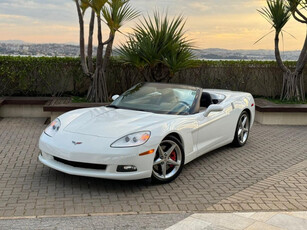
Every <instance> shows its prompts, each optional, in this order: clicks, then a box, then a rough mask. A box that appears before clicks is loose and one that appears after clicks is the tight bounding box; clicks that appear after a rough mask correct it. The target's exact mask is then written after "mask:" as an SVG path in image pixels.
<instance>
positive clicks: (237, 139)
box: [232, 111, 250, 147]
mask: <svg viewBox="0 0 307 230" xmlns="http://www.w3.org/2000/svg"><path fill="white" fill-rule="evenodd" d="M249 130H250V117H249V114H248V113H247V111H243V112H242V113H241V114H240V117H239V119H238V122H237V128H236V132H235V134H234V138H233V142H232V144H233V145H234V146H235V147H242V146H244V145H245V144H246V142H247V139H248V136H249Z"/></svg>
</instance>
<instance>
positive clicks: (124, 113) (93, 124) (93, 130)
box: [64, 107, 172, 138]
mask: <svg viewBox="0 0 307 230" xmlns="http://www.w3.org/2000/svg"><path fill="white" fill-rule="evenodd" d="M171 117H172V116H170V115H162V114H155V113H150V112H142V111H135V110H126V109H113V108H107V107H100V108H93V109H89V110H88V111H87V112H85V113H83V114H81V115H80V116H78V117H77V118H75V119H73V120H72V121H71V122H70V123H69V124H68V125H67V126H66V127H65V128H64V131H65V132H71V133H79V134H84V135H91V136H98V137H105V138H120V137H122V136H125V135H127V134H129V133H133V132H137V131H142V130H148V128H149V127H148V126H150V125H154V124H156V123H160V122H165V121H166V120H169V119H171ZM149 131H150V130H149Z"/></svg>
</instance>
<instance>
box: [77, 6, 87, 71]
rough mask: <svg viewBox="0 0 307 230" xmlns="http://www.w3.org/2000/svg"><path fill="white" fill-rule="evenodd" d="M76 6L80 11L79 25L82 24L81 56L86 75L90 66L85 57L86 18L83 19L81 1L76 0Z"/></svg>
mask: <svg viewBox="0 0 307 230" xmlns="http://www.w3.org/2000/svg"><path fill="white" fill-rule="evenodd" d="M75 3H76V7H77V12H78V18H79V26H80V41H79V43H80V58H81V66H82V70H83V73H84V74H86V75H89V72H88V67H87V64H86V58H85V48H84V47H85V45H84V20H83V15H82V12H81V9H80V5H79V2H78V1H77V0H75Z"/></svg>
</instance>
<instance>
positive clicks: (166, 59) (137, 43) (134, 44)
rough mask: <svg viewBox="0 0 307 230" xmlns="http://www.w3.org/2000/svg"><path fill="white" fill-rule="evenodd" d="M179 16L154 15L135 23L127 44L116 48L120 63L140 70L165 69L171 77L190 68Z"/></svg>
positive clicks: (186, 44) (187, 47)
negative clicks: (121, 61)
mask: <svg viewBox="0 0 307 230" xmlns="http://www.w3.org/2000/svg"><path fill="white" fill-rule="evenodd" d="M184 26H185V19H184V17H183V16H182V15H180V16H178V17H175V18H173V19H170V18H169V17H168V16H167V15H165V16H161V15H160V13H159V12H154V14H153V17H152V18H151V17H150V16H149V15H148V16H147V17H143V20H141V21H140V22H139V23H137V25H136V27H135V29H134V31H133V34H132V35H131V37H130V38H129V40H128V42H127V43H126V44H122V45H121V46H120V48H119V54H120V57H121V60H123V61H124V62H125V63H130V64H132V65H135V66H137V67H140V66H141V67H142V68H146V67H148V68H151V69H153V68H156V67H160V66H161V68H167V69H168V70H169V72H170V73H171V74H172V75H173V74H174V73H176V72H178V71H180V70H181V69H184V68H188V67H190V66H191V65H192V62H191V59H193V58H194V56H193V53H192V45H191V43H190V41H188V40H187V39H186V38H185V36H184Z"/></svg>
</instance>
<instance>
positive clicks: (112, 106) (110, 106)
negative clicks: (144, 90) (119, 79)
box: [106, 105, 120, 109]
mask: <svg viewBox="0 0 307 230" xmlns="http://www.w3.org/2000/svg"><path fill="white" fill-rule="evenodd" d="M106 107H108V108H114V109H120V108H119V107H118V106H116V105H107V106H106Z"/></svg>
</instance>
